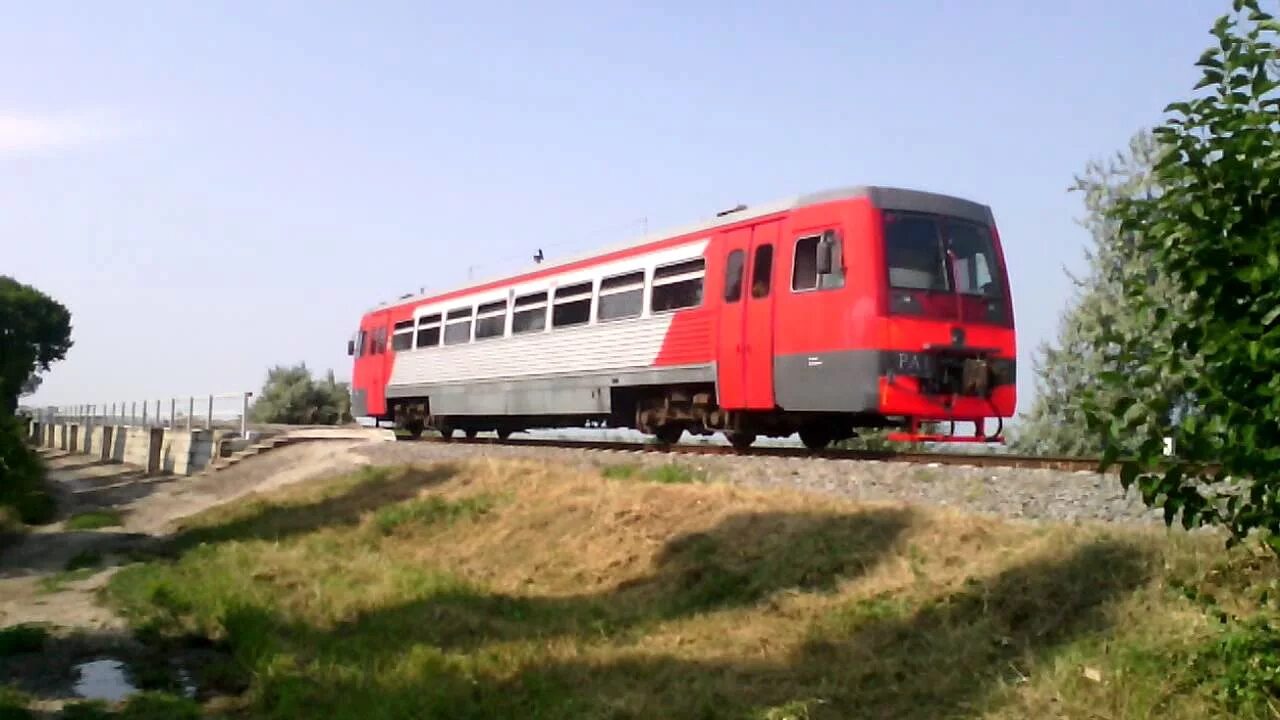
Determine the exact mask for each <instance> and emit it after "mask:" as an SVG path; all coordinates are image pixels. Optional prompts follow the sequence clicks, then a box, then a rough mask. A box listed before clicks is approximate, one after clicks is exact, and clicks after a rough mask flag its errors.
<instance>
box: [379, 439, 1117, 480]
mask: <svg viewBox="0 0 1280 720" xmlns="http://www.w3.org/2000/svg"><path fill="white" fill-rule="evenodd" d="M401 442H404V440H401ZM409 442H427V443H445V444H451V445H496V446H502V447H548V448H561V449H567V450H596V451H613V452H651V453H666V454H677V455H741V456H744V457H786V458H814V459H825V460H863V461H868V460H876V461H880V462H897V463H907V464H913V465H928V464H937V465H955V466H969V467H999V468H1023V469H1032V470H1060V471H1064V472H1097V470H1098V465H1099V461H1098V459H1097V458H1086V457H1043V456H1031V455H1004V454H1000V455H994V454H993V455H980V454H966V453H933V452H901V451H895V450H842V449H835V448H832V449H827V450H818V451H814V450H809V449H806V448H790V447H754V448H751V449H750V450H746V451H739V450H735V449H734V448H732V447H729V446H727V445H680V444H676V445H662V444H657V443H639V442H618V441H596V440H541V439H531V438H507V439H505V440H502V439H498V438H480V437H477V438H453V439H450V440H445V439H444V438H439V437H424V438H420V439H418V440H412V441H409ZM1114 472H1119V469H1118V466H1115V465H1113V466H1112V467H1111V468H1109V469H1108V473H1114Z"/></svg>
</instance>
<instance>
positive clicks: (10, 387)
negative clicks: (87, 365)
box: [0, 276, 71, 525]
mask: <svg viewBox="0 0 1280 720" xmlns="http://www.w3.org/2000/svg"><path fill="white" fill-rule="evenodd" d="M70 348H71V313H69V312H68V311H67V309H66V308H65V307H64V306H63V305H62V304H61V303H59V302H57V301H56V300H54V299H53V298H51V297H49V296H48V295H46V294H44V293H43V292H41V291H39V290H37V289H36V288H34V287H31V286H30V285H24V284H23V283H20V282H18V281H17V280H14V279H13V278H11V277H7V276H0V525H3V524H4V520H5V518H6V517H7V516H9V515H10V514H12V515H15V516H16V517H17V519H18V520H21V521H22V522H24V523H29V524H31V523H44V522H49V521H50V520H52V519H53V516H54V510H55V506H54V501H53V496H52V495H50V494H49V492H48V489H47V488H46V486H45V482H44V467H43V466H42V464H41V462H40V458H39V456H37V455H36V454H35V453H34V452H33V451H32V450H31V448H29V447H27V445H26V443H25V442H24V441H23V436H24V433H25V427H24V426H23V423H22V422H21V421H20V420H19V419H17V418H15V417H14V413H15V411H16V410H17V408H18V397H19V396H20V395H25V394H28V393H29V392H34V390H35V388H36V387H38V386H39V383H40V376H39V375H38V374H37V373H39V372H42V371H46V370H48V369H49V366H50V365H51V364H52V363H54V362H56V361H58V360H61V359H62V358H63V357H65V356H66V354H67V351H68V350H70Z"/></svg>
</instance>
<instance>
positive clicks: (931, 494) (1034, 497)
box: [354, 442, 1162, 524]
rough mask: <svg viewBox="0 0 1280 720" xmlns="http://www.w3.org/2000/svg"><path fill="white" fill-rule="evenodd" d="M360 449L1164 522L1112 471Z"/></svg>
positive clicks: (1016, 515)
mask: <svg viewBox="0 0 1280 720" xmlns="http://www.w3.org/2000/svg"><path fill="white" fill-rule="evenodd" d="M354 452H356V453H358V454H360V455H363V456H364V457H366V458H368V459H369V461H370V462H372V463H376V464H399V463H408V462H433V461H441V460H453V459H460V458H475V457H493V458H518V459H532V460H539V461H545V462H551V463H557V464H565V465H569V466H573V467H601V466H605V465H613V464H638V465H645V466H652V465H661V464H665V463H671V462H675V463H679V464H683V465H687V466H689V467H692V468H695V469H699V470H702V471H703V472H705V473H706V474H707V475H708V476H709V477H710V478H711V479H713V480H719V481H723V482H729V483H734V484H738V485H743V486H747V487H755V488H765V489H769V488H779V489H788V490H802V491H808V492H818V493H825V494H829V495H835V496H838V497H842V498H847V499H850V500H863V501H881V500H893V501H901V502H908V503H913V504H922V505H929V506H934V507H947V508H953V509H957V510H961V511H964V512H970V513H976V514H981V515H991V516H999V517H1003V518H1008V519H1015V520H1018V519H1021V520H1045V521H1059V522H1075V521H1102V522H1121V523H1143V524H1148V523H1161V522H1162V515H1161V512H1160V511H1159V510H1153V509H1151V508H1148V507H1146V506H1144V505H1143V504H1142V498H1141V496H1140V495H1139V494H1138V492H1137V491H1136V489H1135V490H1131V491H1129V492H1125V490H1124V488H1123V487H1121V485H1120V480H1119V478H1118V477H1116V476H1115V475H1104V474H1099V473H1092V472H1062V471H1058V470H1026V469H1015V468H989V467H988V468H982V467H969V466H953V465H941V464H936V465H934V464H925V465H918V464H908V463H901V462H887V461H883V462H882V461H867V460H833V459H812V458H777V457H758V456H755V457H753V456H734V455H678V454H668V453H656V452H646V451H621V450H590V451H583V450H570V449H561V448H550V447H548V448H541V447H528V446H521V447H511V446H497V445H463V444H458V445H450V444H445V443H436V442H430V443H426V442H417V443H415V442H397V443H374V444H368V445H364V446H361V447H359V448H356V449H355V450H354Z"/></svg>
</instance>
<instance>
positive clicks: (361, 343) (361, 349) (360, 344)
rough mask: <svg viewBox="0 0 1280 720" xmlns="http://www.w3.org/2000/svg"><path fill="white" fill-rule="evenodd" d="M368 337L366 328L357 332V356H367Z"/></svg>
mask: <svg viewBox="0 0 1280 720" xmlns="http://www.w3.org/2000/svg"><path fill="white" fill-rule="evenodd" d="M367 337H368V335H367V334H366V333H365V331H364V330H361V331H360V332H358V333H356V357H364V356H365V339H366V338H367Z"/></svg>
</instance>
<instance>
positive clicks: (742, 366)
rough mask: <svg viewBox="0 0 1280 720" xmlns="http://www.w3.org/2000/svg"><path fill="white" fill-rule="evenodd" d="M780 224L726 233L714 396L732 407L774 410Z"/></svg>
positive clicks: (767, 224)
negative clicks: (775, 257)
mask: <svg viewBox="0 0 1280 720" xmlns="http://www.w3.org/2000/svg"><path fill="white" fill-rule="evenodd" d="M778 226H779V223H777V222H772V223H766V224H763V225H758V226H756V227H754V228H740V229H738V230H733V231H731V232H730V233H728V235H727V236H726V238H725V243H724V244H723V251H724V253H725V285H724V297H723V305H722V309H721V318H720V331H719V332H720V337H719V342H718V348H717V366H718V368H719V377H718V378H717V381H718V396H719V397H718V400H719V404H720V407H723V408H726V409H730V410H772V409H773V408H774V405H775V403H774V398H773V276H774V262H773V253H774V246H775V245H776V244H777V239H778Z"/></svg>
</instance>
